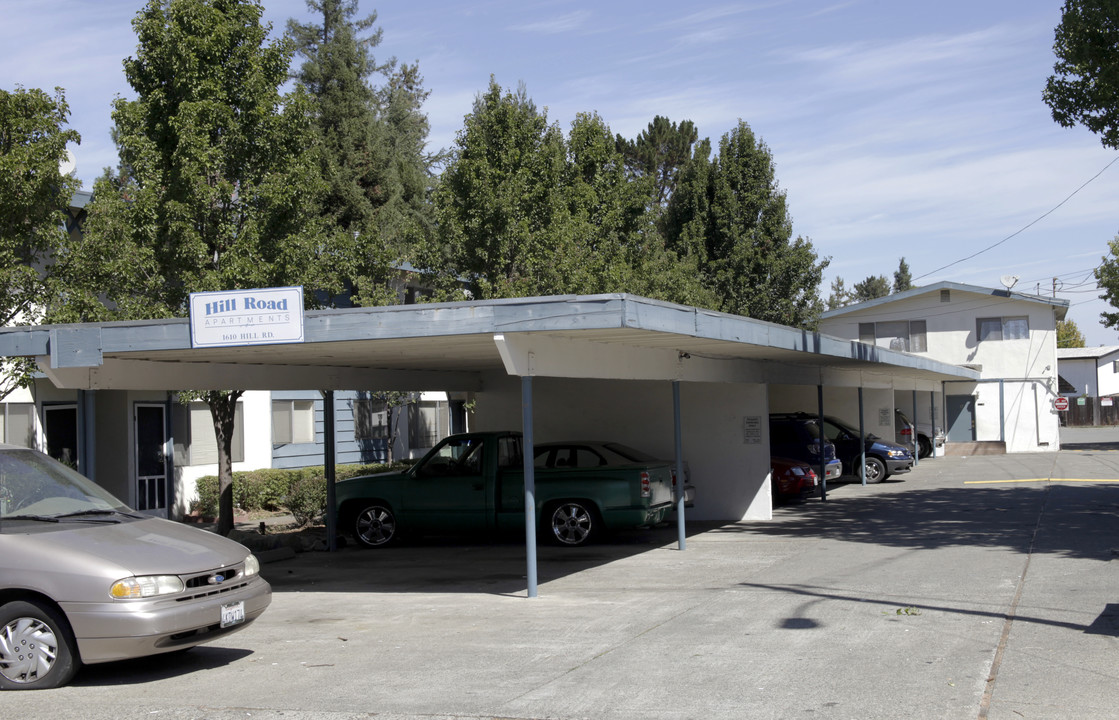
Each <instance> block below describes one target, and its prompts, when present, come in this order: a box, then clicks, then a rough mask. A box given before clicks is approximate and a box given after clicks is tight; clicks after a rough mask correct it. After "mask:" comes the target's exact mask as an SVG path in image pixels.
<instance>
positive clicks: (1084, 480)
mask: <svg viewBox="0 0 1119 720" xmlns="http://www.w3.org/2000/svg"><path fill="white" fill-rule="evenodd" d="M1039 482H1040V483H1043V482H1055V483H1119V479H1116V478H1027V479H1024V480H964V485H999V484H1004V483H1039Z"/></svg>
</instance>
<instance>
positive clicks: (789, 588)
mask: <svg viewBox="0 0 1119 720" xmlns="http://www.w3.org/2000/svg"><path fill="white" fill-rule="evenodd" d="M740 586H741V587H747V588H753V589H760V590H770V591H776V592H783V593H788V594H790V595H800V596H802V597H811V598H817V599H821V600H839V601H846V602H852V603H860V604H870V605H881V606H882V607H883V608H884V609H883V611H882V614H883V615H919V614H920V613H921V612H922V611H928V612H944V613H950V614H953V615H971V616H974V617H983V618H991V619H993V620H1006V619H1007V614H1006V613H1005V612H1002V611H990V610H971V609H966V608H960V607H954V606H947V605H933V604H931V603H921V602H908V603H906V607H904V608H900V609H899V608H898V601H897V598H889V599H884V600H876V599H874V598H868V597H857V598H856V597H851V596H850V595H839V594H836V593H832V592H826V591H825V590H824V589H823V588H816V587H812V586H805V585H766V584H762V583H740ZM798 620H800V619H798V618H789V619H787V620H785V622H784V624H783V625H782V627H783V628H786V629H813V628H814V627H816V623H814V622H811V621H807V622H798ZM1014 622H1022V623H1031V624H1036V625H1048V626H1050V627H1059V628H1066V629H1068V630H1076V631H1078V632H1083V633H1088V634H1091V635H1108V636H1111V637H1119V605H1116V604H1114V603H1109V604H1108V605H1106V606H1105V607H1104V611H1103V612H1102V613H1100V615H1099V616H1098V617H1097V618H1096V619H1095V621H1094V622H1093V623H1092V624H1091V625H1080V624H1078V623H1070V622H1061V621H1059V620H1051V619H1049V618H1041V617H1031V616H1029V615H1021V614H1015V615H1014Z"/></svg>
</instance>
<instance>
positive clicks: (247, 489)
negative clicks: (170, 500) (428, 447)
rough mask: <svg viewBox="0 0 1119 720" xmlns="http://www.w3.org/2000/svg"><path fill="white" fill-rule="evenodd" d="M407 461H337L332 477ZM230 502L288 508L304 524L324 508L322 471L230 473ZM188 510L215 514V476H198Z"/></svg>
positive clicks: (245, 507)
mask: <svg viewBox="0 0 1119 720" xmlns="http://www.w3.org/2000/svg"><path fill="white" fill-rule="evenodd" d="M411 464H412V462H411V461H407V462H394V463H377V464H374V465H338V466H336V467H335V471H334V472H335V478H336V479H337V480H346V479H347V478H352V477H357V476H358V475H372V474H374V473H381V472H394V471H399V470H403V469H405V468H407V467H409V466H410V465H411ZM233 503H234V505H235V506H236V507H238V508H239V509H240V510H241V511H242V512H259V511H280V510H286V511H288V512H290V513H291V514H292V515H293V516H294V517H295V519H296V521H297V522H298V523H299V524H301V525H305V524H307V523H309V522H311V520H313V519H314V518H315V517H318V516H319V515H321V514H322V513H323V511H324V510H325V509H326V473H325V471H324V470H323V466H322V465H317V466H312V467H305V468H293V469H289V470H281V469H276V468H264V469H261V470H244V471H240V472H235V473H233ZM190 507H191V513H192V514H196V515H200V516H202V517H215V516H216V515H217V513H218V477H217V475H205V476H203V477H200V478H198V499H197V500H195V501H194V502H192V503H191V506H190Z"/></svg>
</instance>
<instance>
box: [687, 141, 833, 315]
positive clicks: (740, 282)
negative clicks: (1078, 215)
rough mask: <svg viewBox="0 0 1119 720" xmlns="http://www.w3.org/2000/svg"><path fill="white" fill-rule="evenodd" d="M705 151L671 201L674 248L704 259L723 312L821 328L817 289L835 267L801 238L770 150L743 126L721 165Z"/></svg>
mask: <svg viewBox="0 0 1119 720" xmlns="http://www.w3.org/2000/svg"><path fill="white" fill-rule="evenodd" d="M704 149H705V147H704V144H703V143H701V144H700V146H699V152H697V153H696V154H695V155H694V156H693V159H692V161H691V163H689V166H688V167H687V168H686V169H685V171H684V173H683V174H682V175H681V179H680V183H679V186H678V188H677V190H676V192H675V193H674V194H673V196H672V198H671V200H670V201H669V207H668V211H667V215H666V221H665V234H666V244H667V246H668V248H669V249H670V250H672V251H673V252H676V253H677V254H678V255H680V256H683V257H688V256H694V257H698V262H697V265H698V269H699V271H700V273H702V275H703V278H704V282H705V283H706V284H707V285H708V286H709V287H710V288H711V290H712V292H713V293H714V296H715V299H716V302H717V304H718V307H717V309H719V310H723V311H725V312H730V313H736V314H739V315H746V316H749V317H753V318H757V319H759V320H767V321H770V322H777V323H782V324H785V325H795V326H800V327H811V326H813V325H814V324H815V322H816V320H817V318H818V317H819V314H820V311H821V310H822V303H821V301H820V299H819V297H818V295H817V290H818V288H819V285H820V282H821V280H822V275H823V270H824V268H825V267H827V264H828V261H827V260H823V261H819V262H818V261H817V256H816V252H815V250H814V249H813V247H812V243H811V241H809V240H808V239H806V238H802V237H797V238H796V239H795V240H794V239H793V232H792V220H791V218H790V217H789V213H788V208H787V206H786V199H785V192H784V191H783V190H781V189H780V187H779V186H778V184H777V179H776V172H775V169H774V165H773V156H772V154H771V153H770V150H769V148H768V147H767V146H766V145H765V143H764V142H762V141H760V140H758V138H757V137H755V135H754V133H753V131H752V130H751V129H750V127H749V125H747V124H746V123H745V122H742V121H739V123H738V126H737V127H736V128H735V129H734V130H732V131H731V132H729V133H727V134H726V135H724V136H723V138H722V140H721V141H720V143H719V153H718V156H717V157H716V159H715V161H714V162H711V163H708V161H707V159H706V158H705V157H703V156H702V151H703V150H704Z"/></svg>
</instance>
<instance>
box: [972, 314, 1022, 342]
mask: <svg viewBox="0 0 1119 720" xmlns="http://www.w3.org/2000/svg"><path fill="white" fill-rule="evenodd" d="M975 334H976V337H978V338H979V341H980V342H983V341H985V340H1026V339H1028V338H1029V337H1030V321H1029V318H1027V317H1005V318H978V319H977V320H976V321H975Z"/></svg>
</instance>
